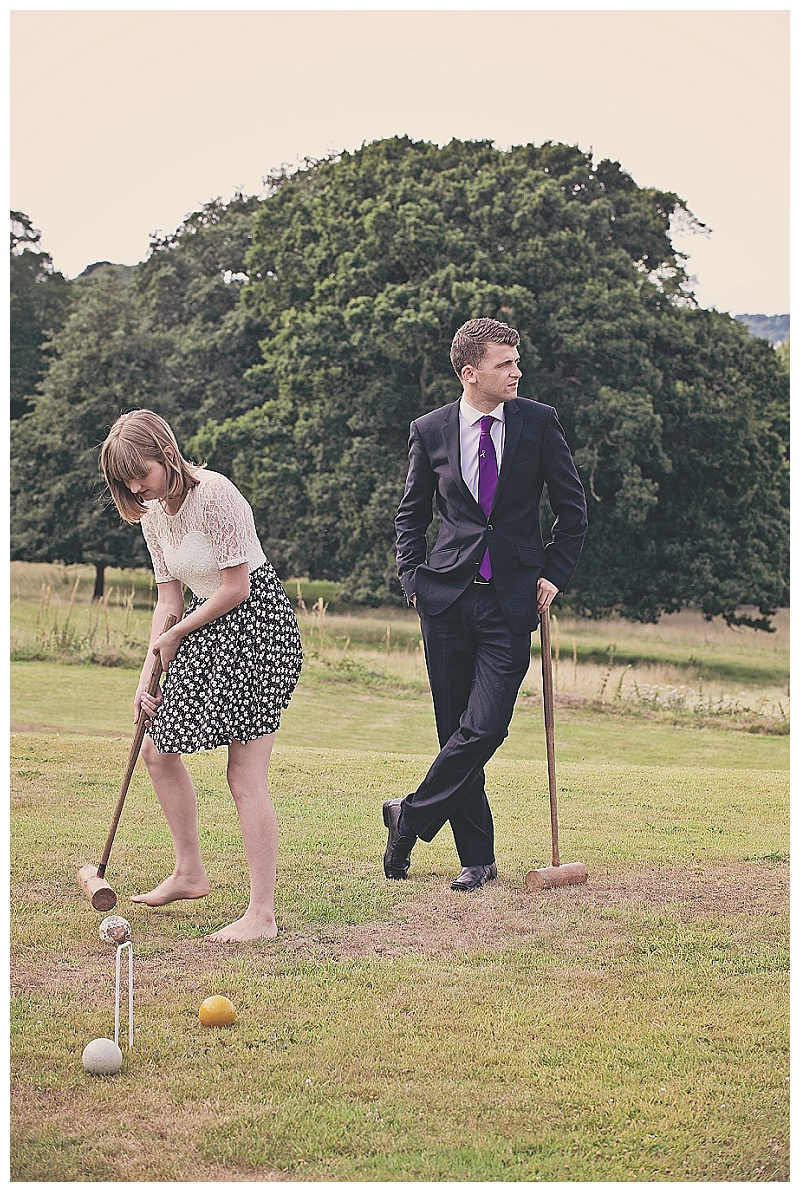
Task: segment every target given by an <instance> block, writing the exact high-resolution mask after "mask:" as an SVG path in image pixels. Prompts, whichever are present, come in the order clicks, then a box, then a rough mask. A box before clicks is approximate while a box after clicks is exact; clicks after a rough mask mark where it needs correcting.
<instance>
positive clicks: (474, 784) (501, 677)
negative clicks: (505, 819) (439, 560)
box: [401, 583, 531, 865]
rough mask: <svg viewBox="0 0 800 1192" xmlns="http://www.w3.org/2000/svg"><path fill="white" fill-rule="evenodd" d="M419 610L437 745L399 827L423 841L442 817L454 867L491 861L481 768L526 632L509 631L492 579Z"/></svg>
mask: <svg viewBox="0 0 800 1192" xmlns="http://www.w3.org/2000/svg"><path fill="white" fill-rule="evenodd" d="M419 612H420V625H421V628H422V639H423V642H424V646H425V661H426V663H427V667H428V677H429V679H430V685H431V693H432V695H433V707H434V713H435V715H436V731H437V735H438V737H439V745H440V746H441V748H440V751H439V753H438V755H437V756H436V758H435V759H434V761H433V764H432V765H431V767H430V769H429V770H428V773H427V774H426V775H425V778H424V779H423V780H422V782H421V783H420V785H419V786H418V787H417V789H416V790H415V791H414V792H412V794H410V795H408V797H407V798H406V799H404V800H403V811H402V829H401V830H402V831H404V832H405V831H409V832H413V833H414V834H415V835H416V836H419V837H420V839H421V840H426V841H430V840H433V838H434V836H435V835H436V833H437V832H438V831H439V829H440V828H441V827H443V825H444V824H445V823H446V822H447V821H448V820H449V821H450V826H451V828H452V830H453V837H454V839H455V843H456V850H457V852H458V856H459V860H460V861H461V864H462V865H490V864H491V863H492V862H493V861H494V859H495V856H494V824H493V821H492V812H491V808H490V807H489V802H488V800H487V798H486V787H485V775H484V769H483V767H484V766H485V765H486V763H487V762H488V761H489V759H490V757H491V756H492V754H493V753H494V752H495V751H496V750H497V748H498V747H499V746H500V745H501V744H502V742H503V741H504V740H505V738H506V736H507V735H508V726H509V723H510V721H511V716H512V713H513V711H514V703H515V701H516V698H517V693H518V691H519V688H520V684H521V683H522V680H523V679H524V677H525V674H526V673H527V670H528V667H529V666H530V661H531V635H530V633H521V634H520V633H513V632H512V630H511V628H510V626H509V624H508V622H507V621H506V619H505V617H504V616H503V614H502V612H501V610H500V605H499V603H498V600H497V595H496V593H495V590H494V585H492V584H486V585H484V584H474V583H473V584H470V585H469V587H468V588H467V590H466V591H465V592H463V593H462V595H461V596H459V598H458V599H457V600H456V601H455V602H454V603H453V604H452V605H451V606H450V607H449V608H447V609H445V611H444V612H442V613H439V614H437V615H436V616H429V615H428V614H426V613H425V612H424V610H419Z"/></svg>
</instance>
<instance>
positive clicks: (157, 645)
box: [152, 623, 183, 671]
mask: <svg viewBox="0 0 800 1192" xmlns="http://www.w3.org/2000/svg"><path fill="white" fill-rule="evenodd" d="M182 641H183V633H182V632H181V628H180V623H179V624H178V625H173V627H172V629H168V630H167V632H166V633H160V634H159V635H158V637H157V638H156V640H155V642H154V643H153V651H152V652H153V653H154V654H160V655H161V665H162V667H163V668H164V670H165V671H167V670H169V664H170V663H171V662H172V660H173V659H174V657H175V655H176V654H177V653H178V647H179V646H180V644H181V642H182Z"/></svg>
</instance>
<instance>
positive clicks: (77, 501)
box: [11, 271, 173, 596]
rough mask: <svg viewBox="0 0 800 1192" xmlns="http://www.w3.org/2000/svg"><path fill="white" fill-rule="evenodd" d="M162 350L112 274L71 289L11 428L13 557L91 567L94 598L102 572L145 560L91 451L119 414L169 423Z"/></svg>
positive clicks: (99, 590) (138, 534)
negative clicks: (40, 373) (43, 367)
mask: <svg viewBox="0 0 800 1192" xmlns="http://www.w3.org/2000/svg"><path fill="white" fill-rule="evenodd" d="M163 352H164V345H163V344H162V343H161V342H160V341H159V338H158V336H157V335H155V334H154V333H153V332H151V331H145V330H143V329H142V327H141V321H140V319H139V316H138V312H137V309H136V306H135V302H134V296H133V293H132V290H131V287H130V286H129V285H126V284H125V283H124V282H123V281H122V280H120V278H119V277H118V276H116V275H115V274H114V273H113V272H112V271H109V272H106V273H98V274H96V275H95V278H94V281H93V284H92V285H87V286H82V287H80V288H78V289H76V295H75V301H74V304H73V307H72V310H71V313H70V315H69V318H68V319H67V321H66V323H65V325H64V327H63V328H62V329H61V331H59V332H58V333H57V334H56V335H55V336H54V338H53V343H52V361H51V364H50V367H49V369H48V371H47V373H46V375H45V378H44V380H43V381H42V383H41V385H40V387H39V393H38V395H37V396H36V398H35V401H34V406H33V409H32V410H31V412H30V413H28V414H25V415H24V416H23V417H22V418H20V419H19V420H18V421H16V422H15V423H13V424H12V428H11V556H12V558H15V559H27V560H31V561H38V560H41V561H47V562H52V561H54V560H58V561H60V562H63V563H91V564H94V567H95V576H96V582H95V596H101V595H102V593H103V578H104V571H105V568H106V567H107V566H117V567H129V566H141V565H142V564H144V563H146V561H147V553H146V549H145V547H144V543H143V541H142V535H141V532H140V530H139V529H138V527H132V526H129V525H126V524H125V523H124V522H122V521H121V520H120V517H119V514H118V513H117V511H116V509H115V508H114V506H113V505H110V504H109V502H108V500H107V499H106V498H105V497H104V492H105V491H106V490H105V484H104V481H103V479H102V475H101V473H100V471H99V451H98V448H99V445H100V443H101V442H102V440H103V438H104V437H105V434H106V433H107V431H108V429H109V427H110V426H111V424H112V422H114V421H115V419H116V418H117V416H118V415H119V414H120V413H121V412H122V411H123V410H127V409H130V408H131V407H133V406H137V405H141V406H150V407H153V406H154V407H155V408H156V409H158V410H159V411H160V412H161V413H163V414H164V415H165V416H166V417H170V416H171V414H172V412H173V410H172V406H171V402H170V398H169V394H168V393H167V394H165V393H164V390H163V387H162V376H161V358H162V355H163Z"/></svg>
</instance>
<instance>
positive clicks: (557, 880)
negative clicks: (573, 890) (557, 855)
mask: <svg viewBox="0 0 800 1192" xmlns="http://www.w3.org/2000/svg"><path fill="white" fill-rule="evenodd" d="M588 876H589V871H588V870H587V868H586V866H585V865H584V864H583V862H581V861H572V862H571V863H570V864H569V865H547V866H545V868H544V869H531V870H530V872H529V873H526V874H525V889H526V890H551V889H552V888H553V887H554V886H580V885H582V883H583V882H585V881H586V879H587V877H588Z"/></svg>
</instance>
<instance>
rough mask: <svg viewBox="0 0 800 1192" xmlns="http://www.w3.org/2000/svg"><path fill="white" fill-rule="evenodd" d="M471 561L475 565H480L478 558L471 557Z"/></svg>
mask: <svg viewBox="0 0 800 1192" xmlns="http://www.w3.org/2000/svg"><path fill="white" fill-rule="evenodd" d="M472 562H473V563H474V564H475V566H476V567H480V565H481V561H480V559H473V560H472Z"/></svg>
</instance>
